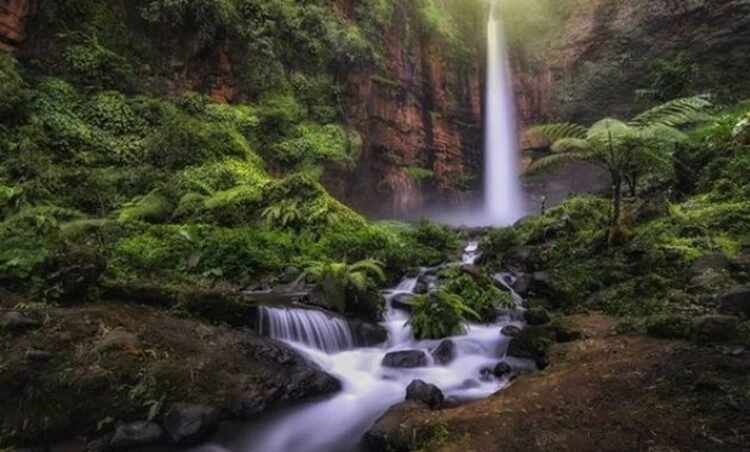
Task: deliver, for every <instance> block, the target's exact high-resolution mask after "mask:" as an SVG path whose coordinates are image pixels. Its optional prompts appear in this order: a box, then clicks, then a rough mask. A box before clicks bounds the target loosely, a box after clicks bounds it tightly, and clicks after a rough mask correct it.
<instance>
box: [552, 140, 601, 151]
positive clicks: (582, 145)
mask: <svg viewBox="0 0 750 452" xmlns="http://www.w3.org/2000/svg"><path fill="white" fill-rule="evenodd" d="M590 148H591V145H590V144H589V142H588V141H586V140H584V139H581V138H561V139H559V140H557V141H555V142H554V143H553V144H552V147H551V148H550V150H551V151H552V152H554V153H555V154H558V153H561V152H577V151H585V150H588V149H590Z"/></svg>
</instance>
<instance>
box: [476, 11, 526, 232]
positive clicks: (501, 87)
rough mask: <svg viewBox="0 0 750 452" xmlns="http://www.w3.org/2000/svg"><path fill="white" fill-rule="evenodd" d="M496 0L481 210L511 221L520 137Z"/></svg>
mask: <svg viewBox="0 0 750 452" xmlns="http://www.w3.org/2000/svg"><path fill="white" fill-rule="evenodd" d="M498 1H499V0H494V1H493V3H492V9H491V12H490V18H489V22H488V24H487V99H486V102H487V105H486V117H485V145H484V146H485V168H484V171H485V184H484V187H485V189H484V190H485V194H484V210H485V212H484V214H485V215H486V216H487V217H488V220H490V222H491V223H492V224H512V223H514V222H515V221H517V220H518V219H520V218H521V217H522V216H523V214H524V208H523V203H524V201H523V196H522V193H521V181H520V174H519V173H520V164H519V159H518V154H519V148H520V144H519V140H518V124H517V122H516V108H515V100H514V94H513V83H512V80H511V70H510V60H509V58H508V47H507V45H506V42H505V34H504V32H503V28H502V20H501V19H500V16H499V10H498Z"/></svg>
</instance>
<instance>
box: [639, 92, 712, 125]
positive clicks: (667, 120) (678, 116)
mask: <svg viewBox="0 0 750 452" xmlns="http://www.w3.org/2000/svg"><path fill="white" fill-rule="evenodd" d="M710 106H711V102H709V101H708V100H706V99H703V98H701V97H697V96H696V97H685V98H681V99H675V100H671V101H669V102H666V103H664V104H661V105H658V106H656V107H654V108H652V109H650V110H647V111H645V112H643V113H641V114H639V115H638V116H636V117H635V118H633V119H632V120H631V121H630V125H631V126H633V127H651V126H654V125H664V126H668V127H679V126H681V125H684V124H689V123H693V122H698V121H703V120H706V119H708V117H709V116H708V114H707V113H706V110H707V109H708V108H709V107H710Z"/></svg>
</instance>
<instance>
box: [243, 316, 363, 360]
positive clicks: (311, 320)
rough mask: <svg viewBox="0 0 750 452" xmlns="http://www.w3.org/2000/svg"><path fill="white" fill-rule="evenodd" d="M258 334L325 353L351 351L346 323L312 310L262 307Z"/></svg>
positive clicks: (349, 332)
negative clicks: (296, 343)
mask: <svg viewBox="0 0 750 452" xmlns="http://www.w3.org/2000/svg"><path fill="white" fill-rule="evenodd" d="M259 309H260V313H259V316H258V332H259V333H260V334H263V335H266V336H269V337H273V338H275V339H283V340H287V341H294V342H298V343H301V344H304V345H306V346H308V347H311V348H316V349H318V350H323V351H325V352H327V353H334V352H340V351H343V350H349V349H352V348H354V337H353V335H352V331H351V328H350V327H349V323H348V322H347V321H346V320H344V319H340V318H337V317H333V316H329V315H326V314H325V313H323V312H321V311H316V310H314V309H293V308H269V307H261V308H259Z"/></svg>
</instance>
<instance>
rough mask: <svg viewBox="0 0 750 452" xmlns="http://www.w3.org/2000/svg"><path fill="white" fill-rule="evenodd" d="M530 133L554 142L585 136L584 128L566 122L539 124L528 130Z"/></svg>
mask: <svg viewBox="0 0 750 452" xmlns="http://www.w3.org/2000/svg"><path fill="white" fill-rule="evenodd" d="M528 133H530V134H532V135H538V136H542V137H544V138H546V139H547V140H548V141H549V142H550V143H554V142H556V141H558V140H562V139H564V138H578V139H584V138H586V128H585V127H583V126H581V125H578V124H571V123H566V122H561V123H553V124H540V125H538V126H534V127H532V128H530V129H529V130H528Z"/></svg>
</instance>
